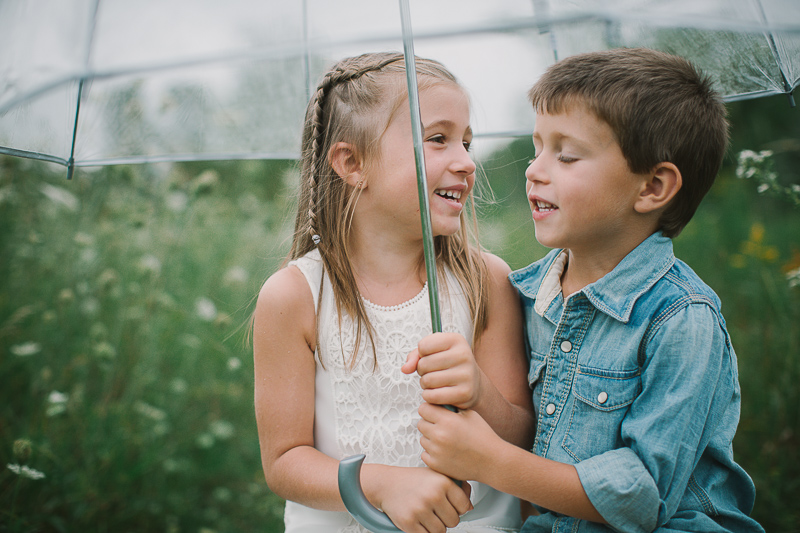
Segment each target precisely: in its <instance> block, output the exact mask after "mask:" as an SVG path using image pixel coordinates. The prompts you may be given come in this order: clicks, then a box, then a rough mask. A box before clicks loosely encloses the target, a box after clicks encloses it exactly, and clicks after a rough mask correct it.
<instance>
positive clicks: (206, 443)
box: [195, 433, 214, 449]
mask: <svg viewBox="0 0 800 533" xmlns="http://www.w3.org/2000/svg"><path fill="white" fill-rule="evenodd" d="M195 442H196V443H197V446H198V447H200V448H204V449H208V448H211V447H212V446H214V435H212V434H211V433H201V434H200V435H199V436H198V437H197V440H196V441H195Z"/></svg>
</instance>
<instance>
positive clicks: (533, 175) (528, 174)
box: [525, 157, 542, 182]
mask: <svg viewBox="0 0 800 533" xmlns="http://www.w3.org/2000/svg"><path fill="white" fill-rule="evenodd" d="M525 179H527V180H528V181H530V182H534V181H541V179H542V178H541V173H540V172H539V169H538V167H537V166H536V158H535V157H534V158H533V159H531V160H530V162H528V168H526V169H525Z"/></svg>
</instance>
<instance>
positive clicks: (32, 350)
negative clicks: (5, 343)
mask: <svg viewBox="0 0 800 533" xmlns="http://www.w3.org/2000/svg"><path fill="white" fill-rule="evenodd" d="M10 349H11V353H12V354H14V355H16V356H17V357H29V356H31V355H36V354H37V353H39V352H41V351H42V345H41V344H39V343H38V342H33V341H29V342H23V343H22V344H15V345H14V346H12V347H11V348H10Z"/></svg>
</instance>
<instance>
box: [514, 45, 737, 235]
mask: <svg viewBox="0 0 800 533" xmlns="http://www.w3.org/2000/svg"><path fill="white" fill-rule="evenodd" d="M528 97H529V98H530V100H531V103H532V104H533V107H534V110H536V112H545V113H548V114H557V113H561V112H563V111H565V110H567V109H569V108H570V107H572V106H575V105H584V106H586V107H587V108H588V109H589V110H590V111H592V112H593V113H594V114H595V115H597V117H598V118H600V119H601V120H603V121H604V122H606V123H607V124H608V125H609V126H610V127H611V129H612V131H613V132H614V136H615V137H616V140H617V142H618V143H619V146H620V148H621V149H622V153H623V154H624V156H625V159H626V160H627V162H628V166H629V167H630V170H631V171H632V172H635V173H644V172H648V171H650V170H653V169H654V168H655V166H656V165H657V164H658V163H661V162H670V163H673V164H674V165H675V166H677V167H678V169H679V170H680V172H681V176H682V177H683V185H682V187H681V189H680V190H679V191H678V193H677V195H676V196H675V198H673V200H672V201H671V202H670V204H669V205H668V206H667V209H666V210H665V211H664V213H663V215H662V216H661V219H660V220H659V225H660V228H659V229H661V231H663V232H664V235H666V236H668V237H675V236H677V235H678V234H679V233H680V232H681V230H682V229H683V228H684V226H686V224H687V223H688V222H689V220H691V218H692V216H693V215H694V213H695V211H696V210H697V206H698V205H700V201H701V200H702V199H703V197H704V196H705V195H706V193H707V192H708V190H709V189H710V188H711V185H712V184H713V183H714V179H715V178H716V176H717V173H718V172H719V168H720V165H721V164H722V158H723V156H724V155H725V150H726V148H727V144H728V121H727V119H726V115H727V111H726V109H725V104H724V103H723V102H722V98H721V97H720V95H719V94H718V93H717V92H716V91H714V90H713V89H712V88H711V80H710V79H709V78H708V77H707V76H705V75H703V74H702V73H701V72H700V71H698V70H697V69H696V68H695V67H694V66H693V65H692V64H691V63H690V62H689V61H687V60H685V59H683V58H680V57H677V56H673V55H670V54H666V53H664V52H657V51H655V50H649V49H645V48H620V49H615V50H607V51H602V52H591V53H586V54H579V55H575V56H571V57H568V58H565V59H563V60H561V61H559V62H558V63H556V64H554V65H552V66H551V67H550V68H549V69H548V70H547V72H546V73H545V74H544V75H543V76H542V77H541V78H540V79H539V81H537V82H536V84H535V85H534V86H533V88H532V89H531V90H530V92H529V93H528Z"/></svg>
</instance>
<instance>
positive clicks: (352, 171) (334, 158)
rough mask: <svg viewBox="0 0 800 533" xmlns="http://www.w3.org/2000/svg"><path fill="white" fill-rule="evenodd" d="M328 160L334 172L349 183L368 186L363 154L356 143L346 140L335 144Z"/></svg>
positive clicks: (362, 186) (359, 186)
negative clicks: (365, 180) (364, 171)
mask: <svg viewBox="0 0 800 533" xmlns="http://www.w3.org/2000/svg"><path fill="white" fill-rule="evenodd" d="M328 161H330V164H331V167H332V168H333V170H334V172H336V173H337V174H338V175H339V177H340V178H342V179H343V180H344V181H345V182H346V183H347V184H348V185H350V186H352V187H357V188H359V189H364V188H366V183H365V182H364V177H363V164H362V161H361V156H360V155H359V153H358V150H356V147H355V146H354V145H352V144H350V143H346V142H338V143H336V144H334V145H333V146H332V147H331V149H330V151H329V152H328Z"/></svg>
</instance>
